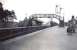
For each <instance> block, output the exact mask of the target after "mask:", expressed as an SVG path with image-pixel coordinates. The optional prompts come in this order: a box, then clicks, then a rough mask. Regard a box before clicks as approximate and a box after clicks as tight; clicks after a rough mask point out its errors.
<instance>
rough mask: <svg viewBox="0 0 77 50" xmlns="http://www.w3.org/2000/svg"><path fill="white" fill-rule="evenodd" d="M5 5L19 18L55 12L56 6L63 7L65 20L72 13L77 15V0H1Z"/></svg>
mask: <svg viewBox="0 0 77 50" xmlns="http://www.w3.org/2000/svg"><path fill="white" fill-rule="evenodd" d="M0 1H1V2H3V4H4V7H5V8H6V9H9V10H12V9H13V10H15V12H16V15H17V18H18V20H23V19H24V17H26V16H29V15H31V14H35V13H37V14H38V13H43V14H46V13H47V14H50V13H51V14H54V13H55V6H56V5H59V7H62V8H63V11H62V12H63V14H64V17H65V21H67V20H69V19H70V18H71V16H72V15H75V16H77V6H76V5H77V1H76V0H0Z"/></svg>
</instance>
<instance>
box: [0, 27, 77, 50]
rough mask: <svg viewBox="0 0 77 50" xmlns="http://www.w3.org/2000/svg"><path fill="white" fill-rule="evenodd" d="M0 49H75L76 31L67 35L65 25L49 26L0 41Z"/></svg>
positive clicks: (76, 47) (76, 46) (76, 41)
mask: <svg viewBox="0 0 77 50" xmlns="http://www.w3.org/2000/svg"><path fill="white" fill-rule="evenodd" d="M0 50H77V33H73V34H72V35H68V34H67V32H66V27H64V28H60V27H58V26H55V27H50V28H47V29H44V30H41V31H37V32H34V33H31V34H28V35H24V36H20V37H17V38H14V39H11V40H7V41H5V42H1V44H0Z"/></svg>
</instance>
